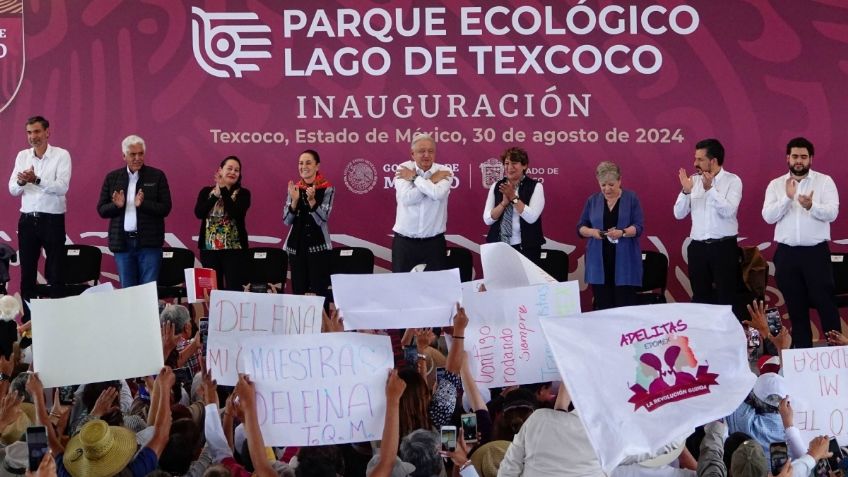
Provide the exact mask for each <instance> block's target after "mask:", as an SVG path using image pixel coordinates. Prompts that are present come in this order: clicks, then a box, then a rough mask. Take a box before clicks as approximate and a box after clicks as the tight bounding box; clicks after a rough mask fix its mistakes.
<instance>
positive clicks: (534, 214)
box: [483, 181, 545, 245]
mask: <svg viewBox="0 0 848 477" xmlns="http://www.w3.org/2000/svg"><path fill="white" fill-rule="evenodd" d="M499 182H500V181H499ZM499 182H495V183H494V184H492V187H490V188H489V196H488V197H487V198H486V207H485V208H484V209H483V222H485V224H486V225H492V224H494V223H495V222H497V220H495V219H493V218H492V209H494V208H495V207H496V206H497V205H498V204H495V188H496V187H497V186H498V183H499ZM516 195H517V192H516ZM513 207H515V206H513ZM544 208H545V191H544V188H543V187H542V183H541V182H538V183H536V187H535V188H534V189H533V195H531V196H530V203H529V204H524V212H521V214H516V213H513V214H512V237H510V240H509V244H510V245H518V244H520V243H521V220H519V219H524V220H525V221H526V222H527V223H530V224H533V223H536V221H537V220H539V216H540V215H542V210H543V209H544ZM516 212H517V210H516Z"/></svg>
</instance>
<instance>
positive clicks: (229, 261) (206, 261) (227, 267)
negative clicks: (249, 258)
mask: <svg viewBox="0 0 848 477" xmlns="http://www.w3.org/2000/svg"><path fill="white" fill-rule="evenodd" d="M245 253H246V251H245V250H201V251H200V263H202V264H203V266H204V267H205V268H211V269H213V270H215V275H216V276H217V278H218V289H219V290H234V291H244V288H242V285H244V284H245V283H247V281H246V280H245V278H244V274H243V273H242V267H244V264H245V263H246V262H245V258H246V255H245Z"/></svg>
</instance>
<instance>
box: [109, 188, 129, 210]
mask: <svg viewBox="0 0 848 477" xmlns="http://www.w3.org/2000/svg"><path fill="white" fill-rule="evenodd" d="M112 203H113V204H115V207H117V208H119V209H123V208H124V205H126V203H127V198H126V197H125V196H124V191H123V190H116V191H115V192H112Z"/></svg>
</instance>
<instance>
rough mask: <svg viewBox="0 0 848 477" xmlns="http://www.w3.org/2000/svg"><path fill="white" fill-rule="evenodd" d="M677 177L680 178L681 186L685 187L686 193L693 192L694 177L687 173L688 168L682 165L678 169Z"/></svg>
mask: <svg viewBox="0 0 848 477" xmlns="http://www.w3.org/2000/svg"><path fill="white" fill-rule="evenodd" d="M677 178H678V179H680V187H682V188H683V192H685V193H686V194H688V193H690V192H692V178H691V177H689V174H687V173H686V169H684V168H682V167H681V168H680V170H679V171H677Z"/></svg>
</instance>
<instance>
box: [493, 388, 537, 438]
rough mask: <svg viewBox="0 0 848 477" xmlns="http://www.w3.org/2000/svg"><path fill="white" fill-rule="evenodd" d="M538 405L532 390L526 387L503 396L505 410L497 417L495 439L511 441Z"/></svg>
mask: <svg viewBox="0 0 848 477" xmlns="http://www.w3.org/2000/svg"><path fill="white" fill-rule="evenodd" d="M537 407H538V402H537V401H536V396H535V395H534V394H533V392H532V391H530V390H528V389H524V388H518V389H515V390H513V391H510V392H509V393H508V394H507V395H506V396H504V398H503V408H502V409H503V411H502V412H501V414H500V416H498V417H497V419H495V423H494V433H493V434H494V435H493V439H495V440H505V441H511V440H512V438H513V437H515V435H516V434H518V431H519V430H521V426H522V425H523V424H524V421H526V420H527V418H528V417H530V414H533V411H535V410H536V408H537Z"/></svg>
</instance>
